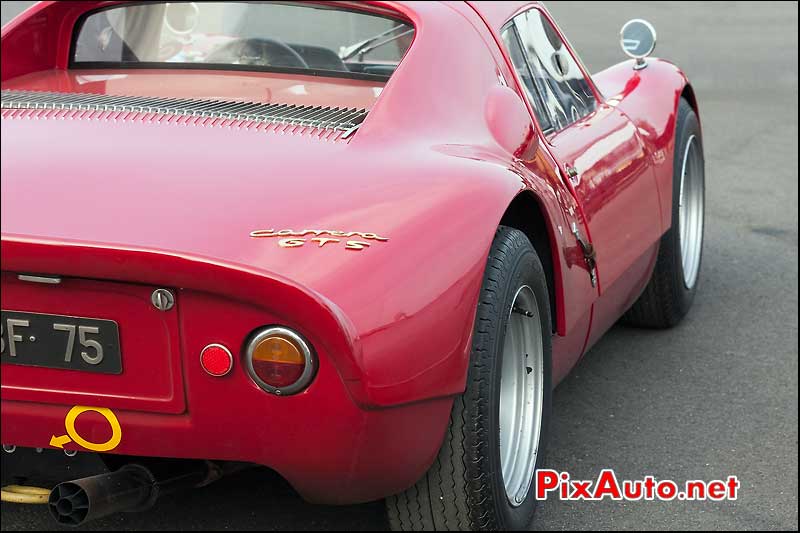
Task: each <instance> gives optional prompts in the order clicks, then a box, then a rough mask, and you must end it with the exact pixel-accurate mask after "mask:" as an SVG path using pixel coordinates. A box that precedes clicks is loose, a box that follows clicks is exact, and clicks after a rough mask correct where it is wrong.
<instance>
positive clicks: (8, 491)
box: [2, 485, 50, 504]
mask: <svg viewBox="0 0 800 533" xmlns="http://www.w3.org/2000/svg"><path fill="white" fill-rule="evenodd" d="M49 497H50V490H49V489H45V488H42V487H26V486H23V485H6V486H5V487H3V489H2V500H3V501H4V502H9V503H28V504H43V503H47V501H48V499H49Z"/></svg>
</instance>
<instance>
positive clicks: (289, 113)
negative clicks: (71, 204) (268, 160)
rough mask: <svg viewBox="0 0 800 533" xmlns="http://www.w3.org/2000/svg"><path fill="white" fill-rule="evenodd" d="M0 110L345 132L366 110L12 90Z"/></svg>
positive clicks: (350, 129)
mask: <svg viewBox="0 0 800 533" xmlns="http://www.w3.org/2000/svg"><path fill="white" fill-rule="evenodd" d="M2 109H54V110H70V111H111V112H124V113H157V114H165V115H180V116H189V117H199V118H206V117H207V118H221V119H229V120H248V121H253V122H267V123H274V124H290V125H296V126H305V127H310V128H323V129H331V130H339V131H348V132H349V131H352V130H355V129H356V128H358V126H359V125H360V124H361V122H362V121H363V120H364V118H365V117H366V116H367V110H366V109H354V108H342V107H322V106H302V105H289V104H263V103H255V102H230V101H223V100H194V99H185V98H156V97H148V96H114V95H105V94H89V93H56V92H44V91H13V90H4V91H2Z"/></svg>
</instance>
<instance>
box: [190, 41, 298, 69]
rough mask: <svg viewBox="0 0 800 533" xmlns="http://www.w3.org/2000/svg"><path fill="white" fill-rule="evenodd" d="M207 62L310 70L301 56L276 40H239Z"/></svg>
mask: <svg viewBox="0 0 800 533" xmlns="http://www.w3.org/2000/svg"><path fill="white" fill-rule="evenodd" d="M205 61H206V62H207V63H227V64H235V65H255V66H262V67H295V68H309V67H308V63H306V61H305V59H303V57H302V56H301V55H300V54H298V53H297V52H295V51H294V50H292V49H291V48H290V47H289V46H287V45H285V44H283V43H282V42H280V41H276V40H275V39H237V40H235V41H232V42H230V43H227V44H225V45H223V46H221V47H219V48H217V49H216V50H214V51H213V52H211V53H210V54H209V55H208V56H207V57H206V59H205Z"/></svg>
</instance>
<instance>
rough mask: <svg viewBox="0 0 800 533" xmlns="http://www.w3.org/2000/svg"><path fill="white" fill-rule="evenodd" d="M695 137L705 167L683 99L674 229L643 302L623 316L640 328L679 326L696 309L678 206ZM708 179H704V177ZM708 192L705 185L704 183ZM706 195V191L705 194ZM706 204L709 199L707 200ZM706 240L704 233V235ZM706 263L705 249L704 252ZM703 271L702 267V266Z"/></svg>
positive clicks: (665, 238)
mask: <svg viewBox="0 0 800 533" xmlns="http://www.w3.org/2000/svg"><path fill="white" fill-rule="evenodd" d="M692 135H694V136H695V140H696V141H697V142H698V146H699V153H700V160H701V166H703V141H702V138H701V136H700V124H699V122H698V120H697V115H695V112H694V110H693V109H692V106H691V105H689V103H688V102H687V101H686V100H684V99H683V98H681V100H680V103H679V104H678V119H677V123H676V126H675V153H674V157H673V175H672V227H671V228H670V229H669V230H668V231H667V232H666V233H665V234H664V235H663V236H662V237H661V241H660V243H659V249H658V258H657V259H656V266H655V268H654V270H653V275H652V277H651V278H650V281H649V282H648V284H647V286H646V287H645V289H644V292H642V295H641V296H639V299H638V300H637V301H636V303H634V304H633V306H632V307H631V308H630V309H629V310H628V312H627V313H626V314H625V316H624V317H623V320H624V322H626V323H628V324H630V325H633V326H638V327H647V328H670V327H673V326H675V325H677V324H678V323H679V322H680V321H681V320H682V319H683V317H684V316H686V313H688V312H689V308H690V307H691V306H692V302H693V301H694V297H695V294H696V293H697V285H698V283H697V282H696V281H695V283H694V285H693V286H692V287H691V288H688V287H686V284H685V283H684V273H683V258H682V257H681V243H680V238H679V236H680V227H679V224H680V222H679V216H678V207H679V202H680V182H681V172H682V167H683V155H684V153H685V151H686V145H687V143H688V142H689V139H690V138H691V137H692ZM701 179H704V177H701ZM703 190H704V191H705V182H704V181H703ZM703 196H705V192H704V193H703ZM703 202H705V198H704V199H703ZM701 239H702V234H701ZM700 264H702V247H701V252H700ZM698 268H699V266H698Z"/></svg>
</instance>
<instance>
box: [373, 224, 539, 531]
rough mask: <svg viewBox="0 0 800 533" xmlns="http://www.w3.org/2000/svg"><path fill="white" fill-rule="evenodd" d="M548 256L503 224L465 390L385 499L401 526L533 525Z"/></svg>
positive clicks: (486, 283)
mask: <svg viewBox="0 0 800 533" xmlns="http://www.w3.org/2000/svg"><path fill="white" fill-rule="evenodd" d="M548 302H549V299H548V292H547V282H546V278H545V274H544V269H543V268H542V264H541V261H540V260H539V257H538V256H537V255H536V251H535V250H534V248H533V246H532V245H531V243H530V241H529V240H528V238H527V237H526V236H525V234H523V233H522V232H520V231H518V230H515V229H511V228H507V227H502V226H501V227H500V228H499V229H498V231H497V234H496V235H495V239H494V242H493V244H492V248H491V251H490V253H489V259H488V262H487V266H486V272H485V274H484V279H483V286H482V289H481V295H480V299H479V302H478V309H477V315H476V322H475V332H474V336H473V344H472V354H471V357H470V367H469V371H468V376H467V386H466V390H465V392H464V394H463V395H462V396H460V397H459V398H456V400H455V402H454V405H453V411H452V414H451V417H450V425H449V427H448V429H447V433H446V435H445V439H444V443H443V444H442V448H441V450H440V452H439V455H438V457H437V458H436V460H435V462H434V464H433V466H431V468H430V470H429V471H428V472H427V473H426V474H425V475H424V476H423V477H422V479H421V480H420V481H419V482H417V484H416V485H414V486H413V487H411V488H410V489H408V490H407V491H405V492H403V493H402V494H399V495H396V496H392V497H390V498H388V499H387V502H386V503H387V510H388V515H389V522H390V525H391V527H392V529H394V530H396V531H413V530H416V531H419V530H454V529H455V530H485V529H511V530H518V529H523V528H525V527H527V526H528V525H529V524H530V522H531V520H532V518H533V513H534V510H535V507H536V499H535V498H534V490H535V486H534V484H535V480H534V472H535V471H536V469H537V468H539V467H540V466H541V464H542V459H543V455H544V453H543V452H544V448H545V442H546V440H547V439H546V437H547V426H548V421H549V418H550V406H551V387H552V383H551V334H550V332H551V329H550V308H549V304H548Z"/></svg>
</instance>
